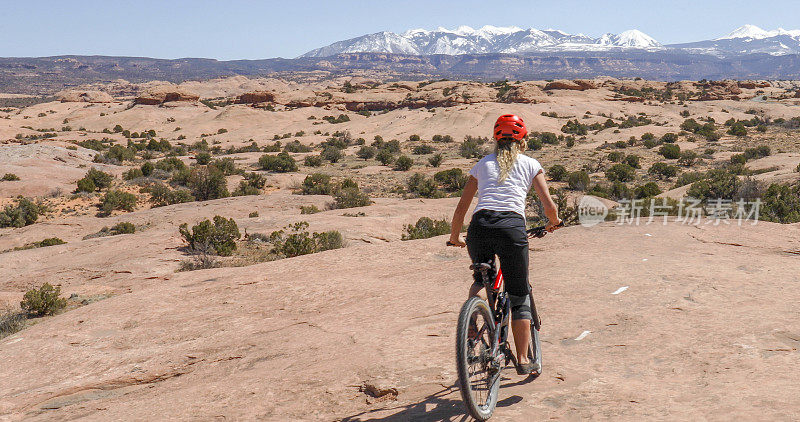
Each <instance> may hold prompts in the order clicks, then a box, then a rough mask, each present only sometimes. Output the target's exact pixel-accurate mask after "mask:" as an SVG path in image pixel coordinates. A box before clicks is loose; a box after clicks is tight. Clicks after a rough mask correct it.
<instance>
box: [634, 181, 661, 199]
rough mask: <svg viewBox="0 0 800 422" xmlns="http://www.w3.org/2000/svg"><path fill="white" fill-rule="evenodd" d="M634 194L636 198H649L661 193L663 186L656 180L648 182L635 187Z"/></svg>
mask: <svg viewBox="0 0 800 422" xmlns="http://www.w3.org/2000/svg"><path fill="white" fill-rule="evenodd" d="M633 192H634V195H635V196H636V198H639V199H641V198H647V197H650V196H656V195H658V194H660V193H661V188H659V187H658V184H656V182H647V183H645V184H644V185H641V186H637V187H636V188H634V189H633Z"/></svg>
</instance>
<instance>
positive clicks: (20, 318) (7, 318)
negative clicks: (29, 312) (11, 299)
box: [0, 309, 26, 339]
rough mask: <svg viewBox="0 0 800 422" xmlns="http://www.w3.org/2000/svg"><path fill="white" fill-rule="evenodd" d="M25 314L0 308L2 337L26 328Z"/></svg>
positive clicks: (0, 335)
mask: <svg viewBox="0 0 800 422" xmlns="http://www.w3.org/2000/svg"><path fill="white" fill-rule="evenodd" d="M25 320H26V318H25V314H24V313H23V312H17V311H15V310H12V309H0V339H2V338H3V337H7V336H10V335H11V334H14V333H16V332H18V331H20V330H22V329H23V328H25Z"/></svg>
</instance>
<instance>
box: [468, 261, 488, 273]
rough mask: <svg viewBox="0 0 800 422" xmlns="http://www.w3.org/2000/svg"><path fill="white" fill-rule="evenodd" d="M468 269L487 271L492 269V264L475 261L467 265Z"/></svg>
mask: <svg viewBox="0 0 800 422" xmlns="http://www.w3.org/2000/svg"><path fill="white" fill-rule="evenodd" d="M469 269H470V270H472V271H481V272H485V271H489V270H490V269H492V266H491V265H489V264H487V263H485V262H475V263H473V264H472V265H470V266H469Z"/></svg>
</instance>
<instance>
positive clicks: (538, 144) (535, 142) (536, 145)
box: [467, 137, 544, 158]
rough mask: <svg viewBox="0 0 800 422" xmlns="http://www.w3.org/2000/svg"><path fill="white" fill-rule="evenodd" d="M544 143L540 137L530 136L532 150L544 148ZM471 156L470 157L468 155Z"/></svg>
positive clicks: (529, 145)
mask: <svg viewBox="0 0 800 422" xmlns="http://www.w3.org/2000/svg"><path fill="white" fill-rule="evenodd" d="M543 146H544V145H543V144H542V140H541V139H540V138H538V137H533V138H528V149H529V150H531V151H538V150H540V149H542V147H543ZM467 158H469V157H467Z"/></svg>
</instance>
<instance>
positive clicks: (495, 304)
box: [475, 268, 515, 383]
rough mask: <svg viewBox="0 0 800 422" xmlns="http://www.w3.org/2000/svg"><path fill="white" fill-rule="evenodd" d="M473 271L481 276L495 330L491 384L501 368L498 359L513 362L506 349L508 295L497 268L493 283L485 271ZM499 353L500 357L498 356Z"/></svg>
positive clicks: (508, 326)
mask: <svg viewBox="0 0 800 422" xmlns="http://www.w3.org/2000/svg"><path fill="white" fill-rule="evenodd" d="M475 271H478V272H480V274H481V281H482V282H483V288H484V289H485V290H486V298H487V299H488V302H489V307H490V308H491V309H492V311H493V316H494V319H495V322H494V325H495V330H494V338H493V339H492V349H491V356H492V361H493V363H494V364H495V365H497V369H498V371H497V373H496V374H495V375H494V377H493V379H492V383H493V382H495V381H496V380H497V379H499V377H500V371H499V369H501V368H500V367H499V365H498V363H499V362H497V360H498V358H500V359H504V360H505V364H508V362H510V361H512V360H515V359H514V354H513V353H511V352H510V350H509V349H508V347H507V341H508V332H509V328H510V323H511V321H510V320H511V301H510V300H509V299H508V293H507V292H506V291H505V289H503V287H505V286H504V285H503V272H502V271H501V270H500V269H499V268H498V269H497V275H496V276H495V279H494V281H491V280H490V279H489V275H488V274H487V270H482V271H481V270H479V269H476V270H475ZM501 348H502V350H501ZM501 352H502V356H500V353H501Z"/></svg>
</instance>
